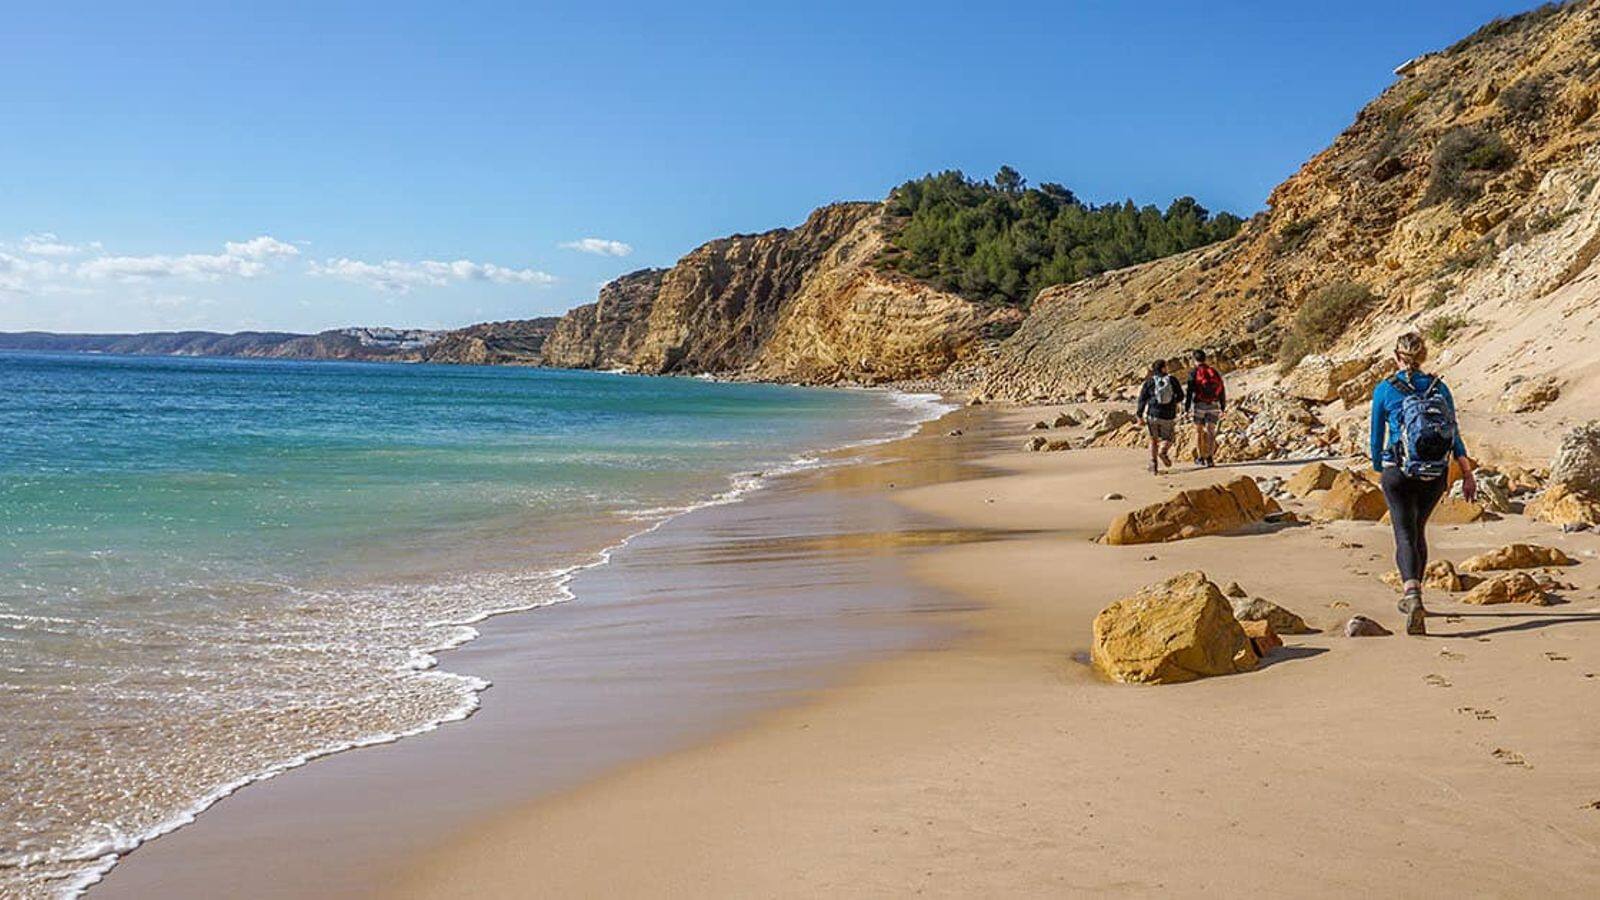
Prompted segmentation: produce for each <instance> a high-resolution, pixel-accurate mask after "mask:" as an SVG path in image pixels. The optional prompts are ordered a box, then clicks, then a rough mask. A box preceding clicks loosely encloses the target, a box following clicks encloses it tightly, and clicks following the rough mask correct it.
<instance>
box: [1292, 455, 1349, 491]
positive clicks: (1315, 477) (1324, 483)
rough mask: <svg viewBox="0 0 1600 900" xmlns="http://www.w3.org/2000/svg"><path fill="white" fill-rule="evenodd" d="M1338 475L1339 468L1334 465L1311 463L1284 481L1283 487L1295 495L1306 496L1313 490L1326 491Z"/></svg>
mask: <svg viewBox="0 0 1600 900" xmlns="http://www.w3.org/2000/svg"><path fill="white" fill-rule="evenodd" d="M1337 477H1339V470H1338V469H1335V468H1334V467H1333V466H1330V465H1328V464H1327V463H1322V462H1314V463H1309V464H1307V465H1305V466H1302V467H1301V468H1300V470H1299V471H1298V472H1295V473H1294V474H1293V475H1291V476H1289V480H1288V481H1286V482H1284V485H1283V489H1284V490H1286V491H1288V492H1289V493H1290V494H1292V495H1293V496H1295V497H1304V496H1305V495H1307V494H1309V493H1311V492H1312V491H1325V490H1327V489H1328V488H1331V487H1333V481H1334V479H1335V478H1337Z"/></svg>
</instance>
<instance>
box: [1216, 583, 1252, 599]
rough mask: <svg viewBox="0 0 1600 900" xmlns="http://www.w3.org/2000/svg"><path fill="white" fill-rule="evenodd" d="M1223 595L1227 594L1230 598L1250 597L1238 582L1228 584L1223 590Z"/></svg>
mask: <svg viewBox="0 0 1600 900" xmlns="http://www.w3.org/2000/svg"><path fill="white" fill-rule="evenodd" d="M1222 593H1224V594H1226V595H1227V596H1229V597H1248V596H1250V595H1249V594H1248V593H1246V592H1245V589H1244V586H1243V585H1241V584H1240V583H1239V582H1237V581H1230V582H1228V586H1227V587H1226V588H1224V589H1223V591H1222Z"/></svg>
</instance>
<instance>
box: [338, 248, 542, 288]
mask: <svg viewBox="0 0 1600 900" xmlns="http://www.w3.org/2000/svg"><path fill="white" fill-rule="evenodd" d="M308 271H309V272H310V273H311V274H312V275H317V276H321V277H325V278H339V279H342V280H344V281H351V282H355V283H357V284H365V285H367V286H368V287H374V288H377V289H378V290H380V291H388V292H390V293H395V294H404V293H406V292H408V291H410V290H412V289H413V288H419V287H444V286H445V285H448V284H451V283H452V282H459V281H490V282H494V283H495V284H538V285H544V284H553V283H554V282H555V280H556V277H555V276H554V275H551V274H549V273H546V272H540V271H538V270H537V269H512V268H508V267H506V266H497V265H495V264H494V263H479V262H473V261H471V260H467V259H458V260H455V261H454V262H441V261H439V260H433V259H424V260H421V261H418V262H406V261H403V260H398V259H386V260H384V261H383V262H376V263H372V262H364V261H362V260H359V259H348V258H345V257H339V258H338V259H327V260H323V261H322V262H320V263H319V262H313V263H312V264H311V267H310V269H309V270H308Z"/></svg>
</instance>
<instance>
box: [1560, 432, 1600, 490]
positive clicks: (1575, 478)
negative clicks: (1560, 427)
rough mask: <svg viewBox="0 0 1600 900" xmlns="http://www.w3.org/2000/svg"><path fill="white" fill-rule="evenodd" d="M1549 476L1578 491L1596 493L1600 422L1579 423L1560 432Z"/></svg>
mask: <svg viewBox="0 0 1600 900" xmlns="http://www.w3.org/2000/svg"><path fill="white" fill-rule="evenodd" d="M1550 480H1551V481H1552V482H1554V483H1556V484H1562V485H1566V486H1567V487H1568V488H1569V489H1571V490H1573V491H1575V492H1578V493H1584V494H1589V495H1591V496H1596V495H1600V422H1590V423H1588V424H1587V425H1579V426H1578V427H1576V428H1574V429H1572V430H1571V431H1568V432H1567V433H1566V434H1565V435H1563V436H1562V438H1561V447H1560V449H1558V450H1557V451H1556V458H1555V461H1554V462H1553V463H1551V464H1550Z"/></svg>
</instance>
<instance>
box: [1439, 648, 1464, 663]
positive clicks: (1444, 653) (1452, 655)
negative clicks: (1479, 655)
mask: <svg viewBox="0 0 1600 900" xmlns="http://www.w3.org/2000/svg"><path fill="white" fill-rule="evenodd" d="M1439 658H1440V659H1448V660H1450V661H1451V662H1463V661H1465V660H1466V658H1467V655H1466V654H1465V653H1457V652H1455V651H1454V650H1451V649H1450V648H1449V647H1441V648H1440V649H1439Z"/></svg>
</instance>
